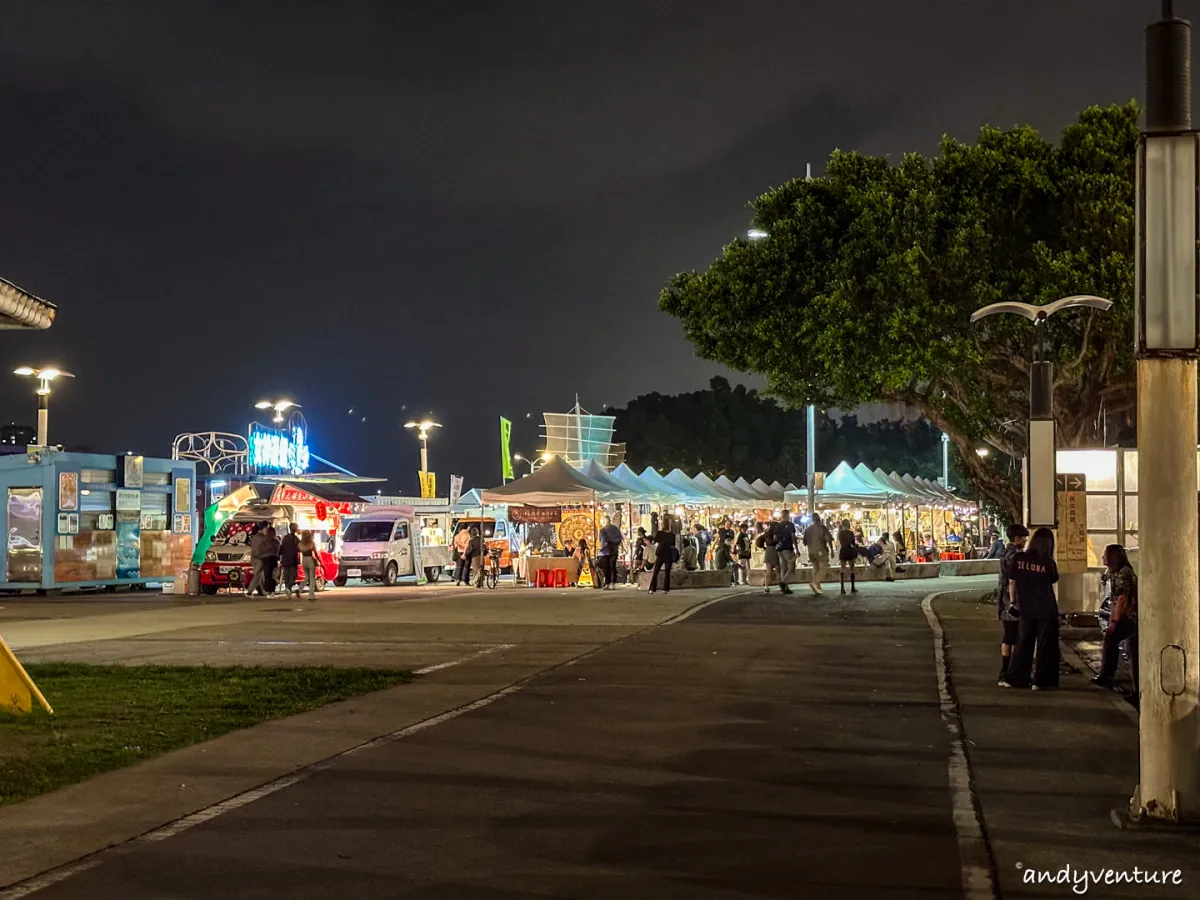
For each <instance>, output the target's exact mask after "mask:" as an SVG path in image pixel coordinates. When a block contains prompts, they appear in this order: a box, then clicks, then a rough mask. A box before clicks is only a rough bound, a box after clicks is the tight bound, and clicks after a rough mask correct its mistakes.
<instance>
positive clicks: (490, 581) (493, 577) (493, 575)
mask: <svg viewBox="0 0 1200 900" xmlns="http://www.w3.org/2000/svg"><path fill="white" fill-rule="evenodd" d="M482 577H483V583H484V585H486V586H487V587H489V588H495V587H496V585H498V584H499V583H500V551H499V550H489V551H488V552H487V557H486V558H485V559H484V561H483V576H482Z"/></svg>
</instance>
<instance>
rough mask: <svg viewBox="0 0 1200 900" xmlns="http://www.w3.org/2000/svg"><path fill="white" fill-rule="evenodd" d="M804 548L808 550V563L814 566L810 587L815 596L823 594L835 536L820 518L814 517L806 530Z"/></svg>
mask: <svg viewBox="0 0 1200 900" xmlns="http://www.w3.org/2000/svg"><path fill="white" fill-rule="evenodd" d="M804 546H805V547H807V548H808V562H809V564H810V565H811V566H812V581H811V582H810V583H809V587H810V588H811V589H812V592H813V593H814V594H823V593H825V589H824V588H823V587H821V582H822V581H824V580H825V576H826V574H827V573H828V569H829V550H830V548H831V547H832V546H833V535H831V534H830V533H829V529H828V528H826V527H825V523H824V522H822V521H821V517H820V516H813V520H812V522H810V523H809V526H808V527H807V528H805V529H804Z"/></svg>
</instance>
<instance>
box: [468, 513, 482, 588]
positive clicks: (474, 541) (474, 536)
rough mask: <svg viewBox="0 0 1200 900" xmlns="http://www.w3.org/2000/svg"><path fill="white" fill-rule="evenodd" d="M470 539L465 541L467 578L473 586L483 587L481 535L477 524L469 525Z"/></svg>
mask: <svg viewBox="0 0 1200 900" xmlns="http://www.w3.org/2000/svg"><path fill="white" fill-rule="evenodd" d="M470 535H471V540H470V541H469V542H468V543H467V580H468V583H469V584H474V585H475V587H477V588H481V587H483V535H481V534H480V533H479V526H477V525H472V526H471V531H470Z"/></svg>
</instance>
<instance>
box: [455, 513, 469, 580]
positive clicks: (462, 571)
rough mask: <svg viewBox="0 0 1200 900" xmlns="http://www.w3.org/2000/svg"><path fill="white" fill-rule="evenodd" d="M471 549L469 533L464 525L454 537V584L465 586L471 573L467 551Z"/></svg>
mask: <svg viewBox="0 0 1200 900" xmlns="http://www.w3.org/2000/svg"><path fill="white" fill-rule="evenodd" d="M470 547H471V532H470V530H469V529H468V528H467V526H466V525H464V526H462V527H461V528H460V529H458V533H457V534H456V535H454V583H455V584H466V583H467V578H468V577H469V576H470V573H471V561H470V560H469V559H468V558H467V550H468V549H470Z"/></svg>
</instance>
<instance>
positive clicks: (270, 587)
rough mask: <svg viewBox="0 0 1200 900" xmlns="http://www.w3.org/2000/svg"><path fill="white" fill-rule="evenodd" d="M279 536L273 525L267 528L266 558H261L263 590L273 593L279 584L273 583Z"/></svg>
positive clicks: (276, 566)
mask: <svg viewBox="0 0 1200 900" xmlns="http://www.w3.org/2000/svg"><path fill="white" fill-rule="evenodd" d="M279 546H280V540H279V534H278V533H277V532H276V531H275V526H274V525H268V526H267V556H265V557H263V589H264V590H266V592H267V593H268V594H273V593H275V590H276V589H277V588H278V587H279V584H278V583H277V582H276V581H275V570H276V569H277V568H279Z"/></svg>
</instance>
